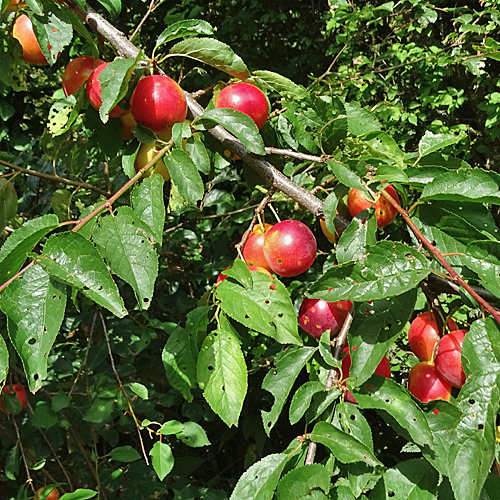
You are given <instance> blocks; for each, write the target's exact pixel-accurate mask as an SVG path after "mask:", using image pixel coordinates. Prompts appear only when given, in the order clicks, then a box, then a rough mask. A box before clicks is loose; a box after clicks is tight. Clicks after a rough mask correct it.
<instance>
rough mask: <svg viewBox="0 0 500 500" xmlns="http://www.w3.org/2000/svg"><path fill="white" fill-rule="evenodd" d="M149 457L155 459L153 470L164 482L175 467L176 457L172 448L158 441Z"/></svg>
mask: <svg viewBox="0 0 500 500" xmlns="http://www.w3.org/2000/svg"><path fill="white" fill-rule="evenodd" d="M149 455H150V456H151V458H152V459H153V460H152V461H153V469H154V470H155V472H156V474H157V475H158V477H159V479H160V481H163V480H164V479H165V478H166V477H167V475H168V474H169V473H170V471H171V470H172V468H173V467H174V455H173V453H172V450H171V448H170V446H169V445H168V444H166V443H162V442H161V441H157V442H156V443H155V444H154V445H153V448H151V451H150V452H149Z"/></svg>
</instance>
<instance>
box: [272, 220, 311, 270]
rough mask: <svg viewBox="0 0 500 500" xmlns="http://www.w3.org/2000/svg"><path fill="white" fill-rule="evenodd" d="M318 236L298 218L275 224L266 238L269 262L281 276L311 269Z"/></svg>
mask: <svg viewBox="0 0 500 500" xmlns="http://www.w3.org/2000/svg"><path fill="white" fill-rule="evenodd" d="M316 251H317V245H316V238H315V237H314V235H313V233H312V231H311V230H310V229H309V228H308V227H307V226H306V225H305V224H304V223H303V222H300V221H297V220H284V221H281V222H279V223H278V224H275V225H274V226H273V227H272V228H271V229H270V230H269V231H268V232H267V234H266V237H265V239H264V255H265V257H266V260H267V263H268V264H269V266H270V267H271V269H272V270H273V272H275V273H276V274H279V275H280V276H285V277H290V276H297V275H298V274H301V273H303V272H304V271H306V270H307V269H309V268H310V267H311V265H312V263H313V262H314V259H315V258H316Z"/></svg>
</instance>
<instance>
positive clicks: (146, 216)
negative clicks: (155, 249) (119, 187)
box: [130, 175, 165, 246]
mask: <svg viewBox="0 0 500 500" xmlns="http://www.w3.org/2000/svg"><path fill="white" fill-rule="evenodd" d="M163 185H164V181H163V180H162V178H161V176H159V175H152V176H150V177H147V178H146V179H143V180H142V182H141V183H139V184H136V185H135V187H134V189H133V190H132V193H131V194H130V203H131V204H132V208H133V209H134V212H135V213H136V214H137V215H138V217H139V218H140V219H141V221H142V222H143V223H144V224H147V226H148V227H149V228H150V230H151V231H150V233H149V234H150V236H151V237H152V239H153V241H154V243H155V244H156V245H158V246H161V244H162V241H163V226H164V225H165V203H164V201H163Z"/></svg>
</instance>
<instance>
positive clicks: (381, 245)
mask: <svg viewBox="0 0 500 500" xmlns="http://www.w3.org/2000/svg"><path fill="white" fill-rule="evenodd" d="M429 273H430V265H429V262H428V261H427V260H426V259H425V257H424V256H423V255H422V254H421V253H420V252H418V251H417V250H415V249H414V248H410V247H408V246H406V245H403V244H402V243H397V242H392V241H380V242H378V243H377V244H376V245H373V246H370V247H367V249H366V253H365V254H364V255H363V256H361V257H359V258H358V259H357V260H356V261H354V262H346V263H345V264H342V265H340V266H334V267H332V268H331V269H329V270H328V271H327V272H326V273H325V274H324V275H323V276H322V277H321V278H319V279H318V280H317V281H316V282H315V283H313V284H312V285H311V287H310V288H309V290H308V292H307V293H306V295H307V297H311V298H315V299H324V300H326V301H328V302H336V301H339V300H353V301H362V300H366V301H368V300H377V299H383V298H388V297H394V296H396V295H400V294H402V293H405V292H407V291H408V290H411V289H413V288H415V287H416V286H417V285H418V283H420V281H422V280H423V279H424V278H425V277H426V276H427V275H428V274H429Z"/></svg>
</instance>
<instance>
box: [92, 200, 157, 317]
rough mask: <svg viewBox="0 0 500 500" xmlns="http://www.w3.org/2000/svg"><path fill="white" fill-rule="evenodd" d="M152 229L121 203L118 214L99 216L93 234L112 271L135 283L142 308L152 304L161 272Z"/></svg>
mask: <svg viewBox="0 0 500 500" xmlns="http://www.w3.org/2000/svg"><path fill="white" fill-rule="evenodd" d="M148 229H149V228H148V227H147V226H143V224H142V222H141V219H139V217H137V216H136V214H135V212H134V211H133V210H131V209H130V207H120V208H119V209H118V210H117V213H116V215H115V216H111V215H108V216H105V217H101V218H100V219H99V221H98V223H97V225H96V227H95V229H94V233H93V236H92V238H93V240H94V242H95V243H96V245H97V246H98V248H99V252H100V253H101V255H102V256H103V257H104V258H105V259H106V261H107V263H108V265H109V267H110V269H111V272H113V273H115V274H116V275H117V276H119V277H120V278H121V279H122V280H124V281H125V282H126V283H128V284H129V285H130V286H131V287H132V289H133V290H134V294H135V297H136V299H137V304H138V306H139V309H142V310H146V309H148V308H149V306H150V305H151V299H152V298H153V293H154V285H155V281H156V277H157V276H158V254H157V253H156V250H155V247H154V245H153V242H152V241H151V240H150V239H149V234H148V232H149V231H148Z"/></svg>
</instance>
